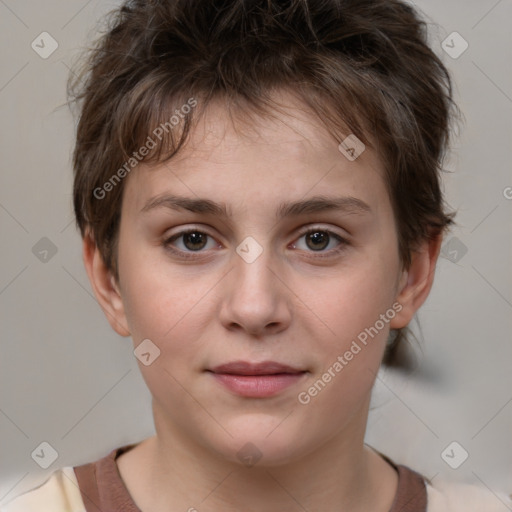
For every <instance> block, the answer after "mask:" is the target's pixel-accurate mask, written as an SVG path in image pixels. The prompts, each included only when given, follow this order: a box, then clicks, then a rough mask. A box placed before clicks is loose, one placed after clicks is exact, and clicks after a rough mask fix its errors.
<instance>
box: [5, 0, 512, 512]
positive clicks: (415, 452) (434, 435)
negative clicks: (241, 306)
mask: <svg viewBox="0 0 512 512" xmlns="http://www.w3.org/2000/svg"><path fill="white" fill-rule="evenodd" d="M116 3H117V2H107V1H102V2H99V1H97V0H91V1H88V2H87V1H83V0H66V1H63V0H61V1H57V0H52V1H46V2H34V1H28V0H21V1H14V0H0V43H1V45H2V48H3V51H2V54H1V56H0V59H1V75H0V105H1V112H2V116H1V119H0V127H1V128H0V129H1V137H0V141H1V147H0V149H1V168H2V171H1V182H0V226H1V237H2V244H1V257H2V264H1V266H0V318H1V331H0V332H1V355H0V365H1V367H0V393H1V395H0V464H1V466H0V501H8V500H9V499H11V498H12V497H13V496H14V495H16V494H19V493H21V492H22V491H24V490H26V489H29V488H31V487H33V486H35V485H37V484H39V483H41V482H42V481H43V480H45V479H46V478H47V477H48V476H49V474H50V473H51V472H52V471H53V470H54V469H56V468H57V467H62V466H66V465H78V464H82V463H85V462H89V461H92V460H96V459H98V458H100V457H102V456H104V455H106V454H107V453H108V452H109V451H110V450H112V449H113V448H115V447H118V446H121V445H123V444H127V443H130V442H136V441H139V440H141V439H143V438H145V437H148V436H150V435H152V434H153V432H154V430H153V422H152V417H151V409H150V394H149V391H148V390H147V389H146V387H145V384H144V382H143V380H142V377H141V376H140V374H139V370H138V367H137V361H136V359H135V357H134V356H133V353H132V346H131V340H130V339H128V338H126V339H125V338H121V337H119V336H117V335H116V334H115V333H114V332H113V331H112V330H111V328H110V326H109V324H108V323H107V320H106V319H105V318H104V316H103V313H102V312H101V310H100V308H99V306H98V304H97V303H96V301H95V299H94V297H93V295H92V291H91V288H90V286H89V282H88V280H87V276H86V273H85V270H84V268H83V263H82V259H81V244H80V237H79V235H78V233H77V231H76V230H75V228H74V224H73V216H72V209H71V187H72V172H71V165H70V155H71V151H72V143H73V133H74V127H75V121H74V120H73V118H72V116H71V114H70V112H69V110H68V108H67V107H66V106H65V101H66V96H65V84H66V79H67V75H68V67H69V66H71V64H72V63H73V61H74V59H75V58H76V55H77V51H78V50H79V48H81V47H82V46H83V45H84V44H85V43H86V41H87V40H88V38H89V37H90V36H91V35H94V33H95V26H96V23H97V21H98V20H99V19H100V17H101V15H102V14H103V13H104V12H106V11H108V10H110V9H111V8H112V7H113V6H114V5H115V4H116ZM416 5H417V6H418V7H419V8H420V9H421V10H422V11H423V13H424V15H426V16H427V20H428V21H430V22H431V23H435V24H436V26H433V27H431V30H432V31H431V41H432V45H433V47H434V48H435V49H436V52H437V53H438V54H439V55H441V56H442V59H443V61H444V62H445V63H446V64H447V66H448V67H449V69H450V70H451V72H452V74H453V77H454V80H455V84H456V100H457V101H458V103H459V105H460V107H461V109H462V110H463V112H464V114H465V125H464V126H463V127H462V128H461V130H460V132H459V138H458V139H457V140H456V142H455V144H454V146H453V150H452V154H451V155H450V158H449V159H448V160H447V161H446V169H447V170H449V171H450V173H446V174H445V177H444V188H445V191H446V197H447V201H448V203H449V204H450V206H451V207H452V208H453V209H457V210H458V216H457V218H456V220H457V222H458V226H456V227H455V228H454V229H453V230H452V232H451V233H450V234H449V235H448V236H447V238H446V243H447V244H448V245H446V246H445V247H444V249H443V257H442V258H441V259H440V260H439V263H438V269H437V275H436V280H435V284H434V288H433V290H432V292H431V295H430V297H429V299H428V300H427V302H426V303H425V305H424V306H423V307H422V308H421V310H420V313H419V315H418V317H419V320H420V323H421V327H422V339H423V341H422V343H421V354H420V352H418V354H419V355H420V356H421V368H420V371H419V372H418V374H417V375H416V376H415V377H409V378H407V379H405V378H403V377H402V376H401V375H400V374H397V373H394V372H391V371H381V373H380V374H379V377H378V380H377V385H376V388H375V391H374V397H373V409H372V411H371V413H370V419H369V425H368V434H367V442H368V443H369V444H371V445H373V446H374V447H375V448H377V449H379V450H381V451H383V452H384V453H386V454H388V455H389V456H391V457H392V458H393V459H395V460H396V461H398V462H400V463H403V464H407V465H410V466H411V467H413V468H414V469H416V470H417V471H419V472H421V473H423V474H425V476H427V477H430V478H434V481H435V479H437V478H451V479H453V480H457V481H465V482H474V483H477V484H479V485H481V486H482V487H485V488H488V489H489V492H494V491H506V492H507V493H512V478H511V477H512V372H511V371H510V362H511V361H512V343H511V335H510V333H511V328H512V314H511V313H512V272H511V263H512V254H511V253H512V246H511V240H512V236H511V235H512V223H511V222H510V221H511V218H512V217H511V209H512V200H511V198H512V173H511V171H510V161H511V157H512V154H511V147H512V144H511V142H512V140H511V133H512V126H511V125H512V122H511V119H512V72H511V62H512V50H511V48H512V36H511V35H510V34H511V32H510V26H509V25H510V20H511V19H512V2H511V1H510V0H500V1H496V0H471V1H468V0H464V1H462V0H460V1H446V0H429V1H427V0H422V1H418V2H416ZM43 31H46V32H48V33H50V34H51V35H52V37H53V38H55V40H56V41H57V42H58V45H59V46H58V49H57V50H56V51H55V52H54V53H53V54H52V55H51V56H50V57H49V58H47V59H43V58H41V57H40V56H39V55H38V54H37V53H36V52H35V51H34V50H33V49H32V48H31V43H32V41H33V40H35V39H36V38H37V36H39V34H40V33H41V32H43ZM454 31H456V32H458V33H460V34H461V36H462V37H463V38H464V39H465V40H466V41H467V42H468V44H469V47H468V49H467V50H466V51H465V52H464V53H463V54H462V55H460V56H459V57H458V58H452V57H450V56H449V55H448V54H447V53H445V52H444V51H443V49H442V46H441V42H442V41H443V40H445V39H446V38H447V36H448V35H449V34H451V33H452V32H454ZM452 41H454V42H453V43H452ZM448 43H449V44H451V45H452V46H454V47H455V48H454V49H457V48H460V46H458V45H459V43H457V42H456V41H455V40H453V38H452V39H448ZM507 187H509V188H507ZM44 237H46V238H48V239H49V240H51V243H52V244H53V245H54V246H55V249H56V251H57V252H56V253H55V254H54V255H52V253H51V252H49V253H48V254H47V255H46V259H47V261H41V260H40V258H43V259H44V253H41V250H43V249H44V248H45V247H47V246H45V245H44V244H48V242H47V241H43V242H40V240H41V239H42V238H44ZM38 243H39V244H43V245H36V244H38ZM34 246H35V247H36V249H33V248H34ZM466 249H467V253H465V254H464V251H465V250H466ZM34 253H35V254H34ZM37 255H38V256H39V257H36V256H37ZM413 327H414V329H415V332H416V333H417V334H418V335H419V336H421V333H420V331H419V329H418V328H417V327H416V324H415V323H413ZM43 441H45V442H48V443H49V444H50V445H51V446H52V447H53V448H54V449H55V450H56V451H57V452H58V458H57V459H56V461H55V462H53V464H52V465H51V466H49V467H48V468H47V469H43V468H41V467H40V466H39V465H38V464H36V462H35V461H34V460H33V458H32V456H31V454H32V453H33V452H34V450H36V448H38V446H39V445H40V443H41V442H43ZM453 441H457V442H458V443H459V444H460V446H461V447H462V448H459V447H458V446H457V447H456V448H455V449H454V451H453V452H452V451H450V450H448V453H449V454H450V456H451V459H452V461H453V460H455V461H457V459H458V458H460V457H461V454H462V453H463V452H462V449H464V450H466V451H467V452H468V453H469V457H468V459H467V460H466V461H465V462H464V463H463V464H462V465H461V466H460V467H459V468H458V469H452V468H451V467H450V466H449V465H448V464H447V463H446V462H445V461H444V460H443V458H442V456H441V454H442V453H443V451H444V450H445V448H446V447H447V446H448V445H450V443H452V442H453ZM503 509H504V510H507V508H506V507H505V506H504V508H503Z"/></svg>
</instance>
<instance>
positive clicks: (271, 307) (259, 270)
mask: <svg viewBox="0 0 512 512" xmlns="http://www.w3.org/2000/svg"><path fill="white" fill-rule="evenodd" d="M233 265H234V268H233V269H232V270H231V272H229V273H228V275H227V276H226V278H225V279H226V282H225V284H224V288H223V292H222V293H223V301H222V306H221V310H220V321H221V323H222V324H223V325H224V327H225V328H226V329H228V330H230V331H236V330H238V331H241V332H245V333H246V334H249V335H251V336H256V337H262V336H268V335H270V334H277V333H279V332H281V331H283V330H285V329H287V328H288V326H289V325H290V322H291V318H292V313H291V306H292V303H291V297H292V295H293V294H292V292H291V291H290V289H289V288H288V287H287V286H286V277H285V275H284V271H283V269H282V268H281V267H282V266H281V265H279V262H278V261H277V258H275V257H273V255H272V251H271V250H270V249H264V250H263V252H262V253H261V254H260V255H259V256H258V257H257V258H256V259H255V260H254V261H251V259H244V258H243V257H242V256H240V255H239V254H238V253H234V254H233Z"/></svg>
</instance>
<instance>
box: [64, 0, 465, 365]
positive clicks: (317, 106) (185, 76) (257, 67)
mask: <svg viewBox="0 0 512 512" xmlns="http://www.w3.org/2000/svg"><path fill="white" fill-rule="evenodd" d="M108 19H109V24H108V26H107V29H106V31H105V32H104V33H103V34H102V35H101V36H100V37H99V38H98V40H97V42H96V44H95V46H94V47H93V48H92V49H91V50H90V53H89V55H88V56H87V58H86V59H84V60H83V67H82V69H81V70H79V72H78V73H77V74H76V75H75V76H73V75H72V76H71V78H70V83H69V97H70V100H71V101H74V102H76V103H77V104H78V105H79V108H80V119H79V123H78V128H77V134H76V146H75V150H74V156H73V166H74V210H75V215H76V221H77V225H78V227H79V228H80V231H81V234H82V237H84V236H89V235H90V236H92V237H93V238H94V241H95V243H96V245H97V247H98V248H99V250H100V252H101V254H102V256H103V258H104V261H105V263H106V265H107V267H108V268H109V269H110V270H111V271H112V273H113V275H114V277H115V279H116V280H119V275H118V271H117V250H116V247H117V238H118V231H119V221H120V212H121V203H122V197H123V188H124V181H123V180H122V179H119V180H118V181H116V182H114V183H113V182H112V178H113V177H114V175H115V174H116V172H117V173H118V174H117V176H118V178H120V177H121V175H122V177H124V176H125V174H126V173H124V172H123V173H119V171H120V169H121V168H122V166H123V165H124V168H125V170H127V167H126V162H127V161H128V160H129V159H130V158H132V159H133V158H134V156H133V155H134V152H137V150H138V149H139V148H141V147H142V146H143V145H145V144H146V143H147V140H148V136H150V135H151V134H152V133H155V130H156V129H157V127H158V126H159V125H162V124H163V123H165V122H167V123H168V119H169V117H170V116H171V115H172V112H173V111H175V109H176V108H178V107H180V106H181V105H184V104H186V103H187V101H188V102H190V98H193V99H194V101H195V102H196V104H198V105H199V108H196V109H194V110H193V111H191V112H190V113H188V114H187V115H186V116H183V122H180V125H179V127H178V129H176V130H172V129H168V130H165V133H163V136H162V140H161V143H160V142H159V144H158V145H157V146H156V147H155V148H153V149H152V150H151V151H149V152H148V153H147V154H146V155H145V157H144V162H145V163H157V162H163V161H166V160H168V159H170V158H171V157H172V156H173V155H175V154H176V153H177V152H178V151H179V150H180V148H181V147H182V146H183V145H184V143H185V142H186V139H187V136H188V133H189V132H190V129H191V126H192V121H193V120H194V118H196V119H197V118H198V117H200V116H201V115H202V112H204V110H205V108H206V106H207V105H208V104H209V103H210V102H211V101H212V100H214V99H215V100H223V101H225V104H226V108H228V109H236V110H237V111H244V112H248V111H249V110H251V111H253V112H255V111H257V112H259V113H260V114H262V115H264V114H267V115H271V111H272V109H276V108H277V106H276V104H275V103H274V102H273V101H272V99H271V93H272V92H273V91H275V90H276V89H278V88H284V89H286V90H289V91H290V92H292V93H293V94H295V95H296V96H297V97H298V98H299V99H300V100H301V101H302V102H303V103H304V104H305V105H307V106H309V107H310V108H311V109H312V110H313V112H315V113H316V114H318V117H319V119H321V120H322V122H323V123H324V124H325V126H326V127H327V128H328V129H329V130H330V133H332V134H333V135H334V136H335V137H336V138H337V140H338V141H340V133H343V132H345V135H348V134H347V133H346V129H347V128H348V130H349V131H350V133H353V134H355V135H356V136H357V137H358V138H359V139H360V140H361V141H363V142H364V143H365V144H367V145H368V144H369V145H370V146H371V145H372V144H371V142H370V141H371V140H372V141H375V145H374V148H375V149H376V150H377V151H378V154H379V156H380V157H381V160H382V162H383V164H384V167H385V171H386V183H387V187H388V192H389V196H390V200H391V203H392V207H393V211H394V216H395V222H396V225H397V232H398V239H399V247H398V250H399V255H400V261H401V263H402V265H403V267H404V268H408V267H409V265H410V263H411V252H412V251H413V250H414V249H415V247H416V246H417V245H418V244H419V243H420V242H422V241H424V240H425V239H427V238H429V237H434V236H436V235H438V234H440V233H442V232H443V230H444V229H445V228H447V227H448V226H449V225H450V224H452V223H453V222H454V221H453V217H454V215H455V214H454V213H445V212H444V211H443V210H444V206H443V198H442V192H441V188H440V174H439V172H440V171H441V170H442V167H441V165H442V160H443V157H444V154H445V151H446V149H447V147H448V142H449V133H450V130H449V124H450V120H451V118H452V116H453V115H454V113H455V110H457V111H458V109H457V107H456V105H455V103H454V102H453V99H452V84H451V80H450V76H449V73H448V71H447V69H446V68H445V66H444V65H443V63H442V62H441V60H440V59H439V58H438V57H437V56H436V55H435V53H434V52H433V51H432V50H431V49H430V48H429V46H428V44H427V30H426V28H427V26H426V23H425V22H424V21H422V20H421V19H420V17H419V15H418V14H417V12H416V11H415V10H414V9H413V8H412V7H411V6H409V5H407V4H406V3H405V2H402V1H399V0H152V1H148V0H133V1H126V2H124V4H123V5H122V6H121V7H120V8H119V9H117V10H116V11H114V12H113V13H111V16H110V17H109V18H108ZM132 163H133V162H132ZM128 170H129V169H128ZM108 182H110V183H111V185H110V186H108V187H107V189H108V198H107V200H103V197H101V198H98V192H96V193H95V192H94V191H98V190H103V191H105V190H106V189H105V188H103V187H104V185H105V184H107V183H108ZM406 329H407V328H405V329H402V330H397V336H396V337H395V340H394V341H393V342H392V343H390V344H389V346H388V348H387V351H386V354H385V357H384V363H385V364H393V361H394V359H396V356H397V348H398V347H399V345H400V342H401V340H402V339H403V338H404V337H405V333H406Z"/></svg>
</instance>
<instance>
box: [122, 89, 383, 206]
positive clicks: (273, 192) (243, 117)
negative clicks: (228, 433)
mask: <svg viewBox="0 0 512 512" xmlns="http://www.w3.org/2000/svg"><path fill="white" fill-rule="evenodd" d="M279 104H280V105H282V111H277V110H276V111H273V112H270V114H271V115H270V116H259V115H255V114H254V113H252V115H248V113H247V112H244V111H236V112H233V111H228V110H227V109H226V107H225V105H224V104H223V103H221V102H213V103H211V104H210V105H209V106H208V108H207V110H206V111H205V113H204V115H202V116H201V117H200V118H199V119H198V121H197V123H196V125H195V126H194V127H193V128H192V130H191V133H190V135H189V138H188V139H187V142H186V144H185V145H184V147H183V148H181V150H180V152H179V153H178V154H177V155H175V156H174V157H173V158H172V159H171V160H169V161H168V162H166V163H163V164H158V165H154V166H151V167H149V166H145V165H143V164H139V166H138V167H137V168H136V169H135V170H134V171H132V173H131V174H130V175H129V177H128V182H127V183H126V184H125V187H126V189H125V192H124V196H125V197H124V200H123V203H124V206H126V207H130V208H132V209H135V210H136V211H138V212H140V211H141V210H142V209H144V207H145V206H146V205H147V204H148V202H150V201H151V200H152V199H154V198H155V197H157V196H159V195H162V194H165V193H172V194H174V195H175V194H179V195H181V196H185V197H189V198H193V197H202V198H204V197H210V198H212V199H213V200H218V201H221V202H224V203H226V202H227V203H230V204H239V205H242V204H244V205H246V204H248V202H255V201H256V200H258V201H261V203H262V204H263V203H264V204H265V205H269V204H270V203H275V202H277V201H280V200H282V199H283V196H284V195H286V196H287V197H290V198H293V199H296V200H297V199H300V198H303V197H305V196H307V195H310V196H314V195H315V196H318V195H323V196H325V195H329V194H330V195H332V193H333V192H338V193H339V194H341V193H343V194H344V195H353V196H354V195H356V196H358V197H360V198H361V199H362V200H363V201H365V202H371V203H373V206H374V207H375V209H379V208H382V207H383V205H381V204H380V203H382V202H386V201H387V197H386V196H387V194H386V187H385V183H384V181H383V176H384V172H383V168H382V163H381V161H380V159H379V157H378V155H377V154H376V153H375V151H374V150H373V149H371V148H370V147H369V146H366V148H365V149H364V150H363V152H362V153H361V154H360V155H359V156H357V158H356V159H355V160H354V159H350V158H348V157H347V153H346V151H340V149H339V147H338V146H339V144H340V142H341V140H343V139H344V138H346V137H348V136H349V135H351V134H350V133H348V132H346V133H345V134H343V135H341V137H340V139H341V140H336V138H335V137H334V136H333V135H332V134H330V133H329V132H328V131H327V130H326V128H325V127H324V126H323V124H322V123H321V121H320V120H319V119H318V118H317V117H316V116H315V114H314V113H313V112H311V111H310V110H308V109H307V107H306V106H305V105H303V104H301V103H300V102H298V101H297V100H296V98H294V97H292V96H286V95H281V96H280V98H279ZM353 140H354V139H353V136H351V137H350V138H349V141H353ZM345 148H346V146H345ZM360 149H361V148H360V147H359V148H356V150H360ZM263 199H265V201H263ZM123 209H124V208H123Z"/></svg>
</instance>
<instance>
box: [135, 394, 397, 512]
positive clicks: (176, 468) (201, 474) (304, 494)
mask: <svg viewBox="0 0 512 512" xmlns="http://www.w3.org/2000/svg"><path fill="white" fill-rule="evenodd" d="M368 405H369V404H365V406H366V407H365V408H363V411H364V413H363V414H360V415H359V417H357V418H354V419H353V421H352V422H350V423H349V424H347V425H346V426H345V428H344V429H342V431H340V432H339V433H337V434H336V435H335V436H333V437H332V438H331V439H328V440H323V441H322V443H320V444H319V445H318V446H314V447H311V449H310V451H309V452H308V453H304V454H302V456H297V455H296V454H293V457H292V456H290V458H289V460H287V461H286V462H284V463H279V464H277V463H276V464H273V465H268V464H266V465H264V464H262V463H256V464H255V465H254V466H252V467H246V466H244V465H242V464H240V463H239V462H238V463H237V462H232V461H227V460H226V459H225V458H223V457H221V456H220V455H219V454H216V453H212V452H211V451H209V450H208V449H207V448H205V447H204V446H201V445H198V443H197V442H194V440H193V439H191V436H190V435H187V432H182V431H181V430H180V429H179V428H171V427H170V426H169V425H170V423H169V421H168V420H167V421H164V418H163V417H162V415H160V414H159V411H158V408H157V407H155V404H153V407H154V417H155V426H156V430H157V436H155V437H152V438H150V439H148V440H146V441H145V442H144V443H145V446H146V448H145V453H146V459H145V461H144V463H143V464H144V466H145V467H147V468H150V470H149V471H148V473H147V477H148V480H147V483H146V484H145V488H146V489H145V491H146V492H145V493H144V494H142V493H139V497H140V498H141V499H140V500H136V501H138V505H139V506H142V507H143V508H142V509H143V510H152V511H160V510H162V511H164V510H169V506H170V504H172V508H173V509H175V510H187V511H190V512H194V511H195V510H196V511H197V512H218V511H220V510H222V511H223V512H238V511H240V510H254V511H260V510H266V511H268V510H279V511H280V512H292V511H294V512H295V511H297V510H351V511H353V512H359V511H361V512H362V511H367V510H373V511H374V512H381V511H382V512H387V511H388V510H389V508H390V506H391V503H392V501H393V498H394V495H395V492H396V485H397V475H396V472H395V471H394V469H393V468H391V466H389V465H388V464H387V463H386V462H385V461H384V460H383V459H382V458H381V457H380V456H378V455H377V454H376V453H375V452H374V451H373V450H370V449H369V448H368V447H366V446H365V445H364V430H365V428H364V426H365V424H366V420H367V414H368ZM143 495H144V496H146V498H143V497H141V496H143ZM149 497H151V498H149ZM150 501H151V502H150Z"/></svg>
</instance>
